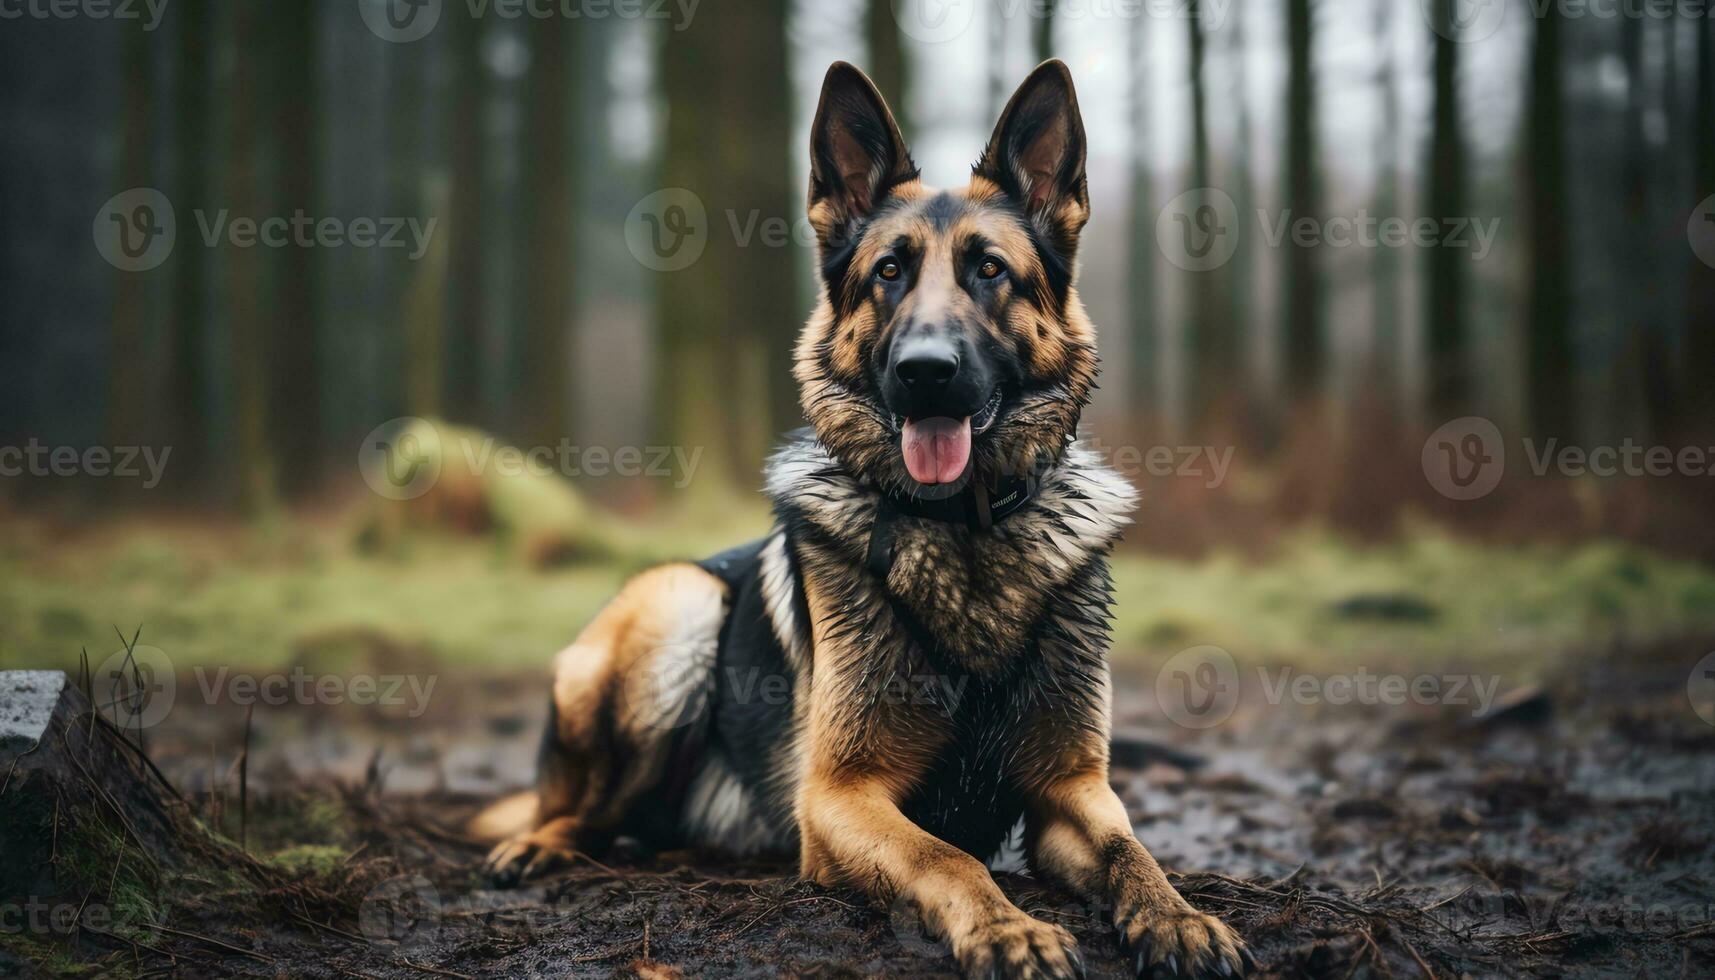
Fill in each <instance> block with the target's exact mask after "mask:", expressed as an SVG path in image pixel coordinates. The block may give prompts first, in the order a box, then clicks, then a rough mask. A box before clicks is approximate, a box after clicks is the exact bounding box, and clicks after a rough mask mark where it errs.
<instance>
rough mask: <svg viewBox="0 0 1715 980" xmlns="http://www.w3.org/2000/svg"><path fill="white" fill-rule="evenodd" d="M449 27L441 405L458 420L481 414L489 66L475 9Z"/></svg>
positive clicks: (475, 418)
mask: <svg viewBox="0 0 1715 980" xmlns="http://www.w3.org/2000/svg"><path fill="white" fill-rule="evenodd" d="M451 20H452V22H451V23H450V24H448V25H447V26H448V28H450V29H451V31H452V49H453V50H452V76H453V94H452V106H451V111H452V120H451V126H450V127H449V132H448V134H447V137H448V141H449V143H450V144H451V145H450V147H449V149H450V157H451V170H452V187H451V190H450V193H451V201H450V204H449V207H448V212H449V214H448V217H449V219H450V221H449V222H448V223H449V224H450V225H451V226H452V227H451V229H450V230H451V239H450V241H449V245H450V247H451V256H450V259H449V264H450V266H451V269H452V274H451V275H450V276H449V277H448V280H447V292H448V301H447V319H448V321H449V322H448V324H447V340H446V377H445V381H444V382H443V391H444V398H443V409H442V410H443V411H444V412H445V413H446V415H447V417H448V418H449V419H452V420H454V421H457V422H474V421H477V420H479V419H480V418H481V408H480V403H481V394H480V390H481V384H480V381H481V372H480V371H478V370H477V364H478V363H479V358H480V354H481V350H482V336H483V321H484V318H485V302H486V299H487V297H486V293H485V289H484V286H485V283H486V275H485V272H484V267H485V265H486V262H485V250H484V248H483V230H484V227H483V220H482V219H483V209H484V203H485V202H484V200H483V186H482V182H483V179H484V174H485V164H486V154H485V152H484V149H485V145H486V143H487V136H486V134H485V133H484V132H483V125H482V123H483V119H482V113H483V101H484V99H485V97H486V95H487V91H488V88H487V80H488V74H487V72H486V71H485V70H484V69H483V63H482V42H483V30H482V27H483V24H485V23H486V22H487V21H486V19H485V18H482V17H453V18H452V19H451Z"/></svg>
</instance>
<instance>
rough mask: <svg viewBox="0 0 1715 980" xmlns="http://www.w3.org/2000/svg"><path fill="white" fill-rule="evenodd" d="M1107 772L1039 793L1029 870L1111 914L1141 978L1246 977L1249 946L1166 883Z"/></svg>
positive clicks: (1092, 770)
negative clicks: (1100, 904) (1097, 903)
mask: <svg viewBox="0 0 1715 980" xmlns="http://www.w3.org/2000/svg"><path fill="white" fill-rule="evenodd" d="M1106 769H1107V767H1106V766H1105V765H1101V766H1092V767H1089V768H1087V769H1085V770H1084V771H1083V772H1081V773H1078V774H1076V775H1066V776H1063V777H1060V778H1056V779H1054V780H1053V781H1052V782H1050V783H1049V784H1047V785H1046V786H1045V787H1042V789H1041V790H1040V792H1039V795H1038V796H1037V798H1036V799H1035V800H1034V801H1033V803H1032V807H1031V816H1030V826H1029V831H1030V835H1029V836H1030V860H1031V864H1032V865H1033V866H1034V867H1035V868H1036V869H1037V870H1038V871H1041V872H1043V873H1045V874H1048V875H1050V876H1052V877H1055V878H1058V879H1059V880H1060V881H1062V882H1064V883H1065V884H1067V885H1068V886H1070V887H1072V888H1074V889H1076V890H1078V891H1080V892H1083V893H1084V894H1085V895H1089V896H1091V897H1093V898H1096V899H1097V900H1099V901H1102V902H1105V903H1107V905H1108V906H1109V907H1111V908H1112V909H1113V917H1114V926H1115V928H1117V929H1118V930H1119V935H1120V940H1121V942H1122V943H1124V944H1125V947H1126V949H1127V950H1128V951H1129V952H1130V953H1131V955H1132V956H1134V957H1135V964H1134V965H1135V966H1136V968H1137V972H1138V973H1139V975H1143V976H1150V975H1156V976H1168V977H1185V976H1191V977H1231V976H1235V975H1239V974H1242V973H1243V972H1244V970H1245V967H1246V966H1247V965H1248V964H1249V963H1250V953H1249V952H1248V951H1247V950H1246V949H1245V945H1244V941H1243V940H1241V939H1239V937H1238V935H1237V934H1236V933H1235V932H1233V930H1232V929H1231V928H1230V927H1228V925H1227V924H1226V923H1225V922H1222V921H1221V920H1220V919H1217V918H1215V917H1214V916H1212V915H1207V914H1205V913H1202V912H1199V911H1197V910H1196V909H1194V908H1192V907H1191V903H1189V902H1187V901H1185V899H1184V898H1183V897H1182V896H1181V895H1180V894H1179V893H1178V892H1177V891H1175V890H1174V889H1173V886H1172V885H1171V884H1169V883H1168V881H1167V875H1165V874H1163V873H1162V870H1161V866H1160V865H1159V864H1157V863H1156V862H1155V858H1154V857H1152V856H1151V855H1150V853H1149V852H1148V851H1147V850H1145V849H1144V847H1143V845H1142V844H1140V843H1138V840H1137V837H1136V835H1135V834H1133V833H1132V829H1131V821H1130V820H1129V819H1128V818H1127V817H1126V812H1125V805H1124V804H1123V803H1121V802H1120V798H1119V796H1117V795H1116V794H1115V793H1114V791H1113V788H1112V787H1110V786H1109V785H1108V780H1107V774H1106Z"/></svg>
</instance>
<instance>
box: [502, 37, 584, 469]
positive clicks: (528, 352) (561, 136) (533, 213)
mask: <svg viewBox="0 0 1715 980" xmlns="http://www.w3.org/2000/svg"><path fill="white" fill-rule="evenodd" d="M577 23H578V22H577V21H576V20H573V19H570V18H565V17H550V18H547V19H544V20H529V21H527V22H526V24H525V30H526V31H527V32H528V34H529V38H530V76H529V81H528V93H529V94H528V95H527V97H526V98H527V102H528V107H527V111H528V113H529V118H528V121H527V122H526V123H525V133H524V139H525V154H526V156H525V160H524V175H525V179H524V197H523V202H522V206H523V208H524V240H525V250H524V263H525V269H524V309H523V318H524V323H523V335H522V337H521V338H520V348H521V349H520V351H519V356H520V363H521V364H522V368H523V397H522V400H521V401H520V402H519V404H518V408H519V410H520V419H519V424H518V434H519V438H520V439H522V440H524V442H525V443H526V444H527V445H538V446H552V445H555V444H557V443H558V442H559V440H560V439H561V438H562V437H564V436H566V435H567V432H568V426H569V424H570V419H569V417H568V415H569V412H568V411H567V408H566V406H567V403H568V398H567V395H568V393H569V392H570V390H571V378H570V376H569V374H568V371H569V367H570V365H569V364H568V361H567V355H568V352H569V351H570V340H571V328H572V323H571V321H572V275H573V255H574V253H573V247H574V244H575V235H576V228H575V226H574V224H573V220H572V219H573V213H572V212H573V200H572V186H573V179H574V174H573V167H574V166H575V164H576V157H575V155H574V154H572V153H571V152H570V147H569V143H568V139H567V137H568V135H569V134H570V133H578V132H581V131H582V129H583V120H581V119H575V118H573V116H574V114H576V112H577V110H578V107H579V105H580V101H579V100H577V99H574V98H572V97H571V95H572V93H571V89H570V74H571V73H570V71H569V70H568V68H569V62H570V59H571V57H572V52H573V51H574V50H575V49H576V45H575V44H574V43H573V42H574V40H575V39H574V37H573V36H572V31H573V29H574V27H575V25H576V24H577Z"/></svg>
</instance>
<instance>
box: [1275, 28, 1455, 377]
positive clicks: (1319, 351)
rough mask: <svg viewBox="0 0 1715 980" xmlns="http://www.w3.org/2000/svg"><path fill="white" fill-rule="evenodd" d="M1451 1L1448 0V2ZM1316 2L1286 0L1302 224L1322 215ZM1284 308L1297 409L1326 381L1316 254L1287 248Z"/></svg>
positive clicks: (1295, 191) (1291, 194)
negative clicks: (1314, 40)
mask: <svg viewBox="0 0 1715 980" xmlns="http://www.w3.org/2000/svg"><path fill="white" fill-rule="evenodd" d="M1442 2H1447V0H1442ZM1313 19H1314V10H1313V6H1312V4H1311V0H1286V64H1287V75H1286V187H1285V198H1286V200H1285V206H1286V207H1287V208H1289V209H1290V210H1291V212H1292V214H1293V216H1294V219H1296V218H1297V217H1299V216H1310V217H1315V216H1318V215H1320V214H1321V210H1322V200H1321V188H1320V186H1319V181H1318V177H1317V173H1316V166H1317V163H1316V120H1315V105H1316V94H1315V74H1314V66H1313V64H1312V57H1313V55H1314V52H1315V48H1314V46H1313V44H1312V37H1313V31H1314V26H1315V25H1314V22H1313ZM1286 248H1287V252H1286V268H1285V269H1284V274H1283V275H1282V277H1281V292H1282V294H1283V295H1282V302H1281V309H1282V310H1283V311H1284V312H1285V316H1286V329H1285V343H1286V353H1285V363H1286V390H1287V394H1288V397H1289V400H1290V401H1291V403H1292V404H1295V405H1302V404H1305V403H1307V402H1308V401H1309V400H1311V399H1313V398H1314V397H1315V396H1316V395H1317V393H1318V391H1319V386H1320V383H1321V380H1322V367H1323V365H1322V362H1323V359H1324V355H1323V350H1324V340H1323V336H1322V283H1321V271H1320V269H1319V268H1318V263H1317V261H1316V259H1317V256H1316V253H1315V251H1314V250H1313V249H1310V248H1303V247H1300V246H1297V245H1294V244H1292V243H1291V242H1290V241H1289V242H1288V243H1287V245H1286Z"/></svg>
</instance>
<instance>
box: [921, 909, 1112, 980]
mask: <svg viewBox="0 0 1715 980" xmlns="http://www.w3.org/2000/svg"><path fill="white" fill-rule="evenodd" d="M953 955H954V956H955V957H956V958H957V959H958V961H959V969H960V971H962V972H963V973H964V975H965V976H967V977H970V978H972V980H987V978H991V977H994V978H1009V980H1010V978H1023V977H1033V978H1034V977H1043V978H1054V980H1071V978H1073V977H1079V978H1081V977H1083V975H1084V958H1083V955H1082V954H1080V953H1079V952H1078V941H1077V940H1076V939H1073V938H1072V934H1071V933H1069V932H1067V931H1066V930H1064V929H1062V928H1060V927H1059V926H1055V925H1049V924H1048V923H1046V922H1041V921H1039V920H1037V919H1033V918H1031V917H1030V916H1028V915H1025V914H1024V913H1023V912H1020V911H1018V910H1016V909H1014V910H1012V911H1011V912H1008V913H1003V914H1001V915H998V916H996V917H995V918H993V919H990V920H988V921H986V922H984V923H983V924H981V925H979V926H977V927H975V928H973V929H970V930H968V931H967V932H965V933H964V935H962V936H957V937H954V939H953Z"/></svg>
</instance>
